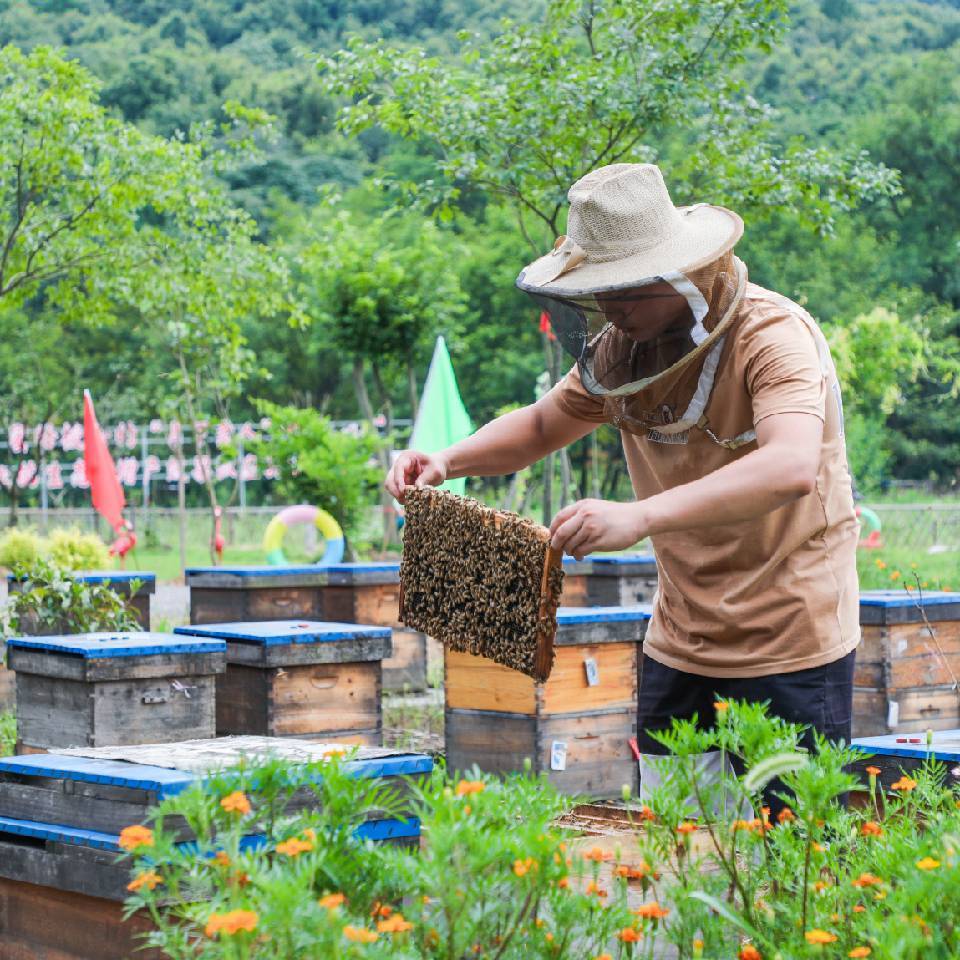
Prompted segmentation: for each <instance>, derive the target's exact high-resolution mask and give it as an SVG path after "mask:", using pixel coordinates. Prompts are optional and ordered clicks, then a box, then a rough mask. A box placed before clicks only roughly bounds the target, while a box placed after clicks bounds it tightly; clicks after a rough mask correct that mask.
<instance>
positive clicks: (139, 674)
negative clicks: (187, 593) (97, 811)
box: [7, 633, 226, 752]
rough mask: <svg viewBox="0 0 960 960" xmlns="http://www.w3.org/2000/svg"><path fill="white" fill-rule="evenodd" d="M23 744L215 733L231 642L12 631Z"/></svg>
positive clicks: (34, 747)
mask: <svg viewBox="0 0 960 960" xmlns="http://www.w3.org/2000/svg"><path fill="white" fill-rule="evenodd" d="M7 647H8V654H9V661H10V669H11V670H13V671H14V672H15V673H16V677H17V731H18V737H19V747H20V749H21V750H23V751H27V752H36V751H43V750H53V749H56V748H59V747H71V746H90V747H96V746H112V745H114V744H133V743H155V742H158V741H164V742H171V741H174V740H184V739H189V738H192V737H212V736H213V735H214V732H215V726H214V702H215V695H216V688H215V683H214V677H215V675H216V674H218V673H223V671H224V667H225V663H224V654H225V652H226V644H225V643H224V642H223V641H222V640H201V639H199V638H193V637H177V636H174V635H173V634H163V633H88V634H78V635H76V636H67V637H13V638H11V639H10V641H9V642H8V644H7Z"/></svg>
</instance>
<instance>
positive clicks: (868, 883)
mask: <svg viewBox="0 0 960 960" xmlns="http://www.w3.org/2000/svg"><path fill="white" fill-rule="evenodd" d="M850 882H851V883H852V884H853V885H854V886H855V887H879V886H880V884H882V883H883V880H882V879H881V878H880V877H878V876H876V874H873V873H861V874H860V876H859V877H857V879H856V880H851V881H850Z"/></svg>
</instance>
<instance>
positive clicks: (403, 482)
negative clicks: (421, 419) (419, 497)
mask: <svg viewBox="0 0 960 960" xmlns="http://www.w3.org/2000/svg"><path fill="white" fill-rule="evenodd" d="M448 473H449V468H448V466H447V461H446V459H445V458H444V456H443V455H442V454H439V453H417V451H416V450H404V451H403V453H401V454H400V456H399V457H397V459H396V460H395V461H394V463H393V466H392V467H391V468H390V472H389V473H388V474H387V479H386V482H385V484H384V486H386V488H387V492H388V493H390V494H391V496H393V497H396V499H397V500H399V501H400V502H401V503H403V492H404V490H405V489H406V488H407V487H437V486H439V485H440V484H441V483H443V481H444V480H446V479H447V474H448Z"/></svg>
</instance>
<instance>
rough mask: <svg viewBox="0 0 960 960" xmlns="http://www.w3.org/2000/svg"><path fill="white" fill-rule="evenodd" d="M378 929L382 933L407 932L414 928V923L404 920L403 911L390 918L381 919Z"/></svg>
mask: <svg viewBox="0 0 960 960" xmlns="http://www.w3.org/2000/svg"><path fill="white" fill-rule="evenodd" d="M377 929H378V930H379V931H380V932H381V933H406V932H407V931H408V930H412V929H413V924H412V923H410V922H409V921H408V920H404V919H403V914H402V913H395V914H394V915H393V916H392V917H390V918H389V919H387V920H381V921H379V923H377Z"/></svg>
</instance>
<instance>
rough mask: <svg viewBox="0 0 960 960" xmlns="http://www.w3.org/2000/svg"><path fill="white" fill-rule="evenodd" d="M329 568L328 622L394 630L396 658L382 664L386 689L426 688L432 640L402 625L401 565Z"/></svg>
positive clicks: (325, 610) (325, 605) (325, 594)
mask: <svg viewBox="0 0 960 960" xmlns="http://www.w3.org/2000/svg"><path fill="white" fill-rule="evenodd" d="M326 569H327V575H328V579H327V584H326V586H325V587H324V588H323V615H324V617H325V619H327V620H344V621H347V622H350V623H373V624H378V625H380V626H384V627H391V628H392V629H393V656H392V657H391V658H390V659H389V660H386V661H385V662H384V664H383V686H384V689H385V690H403V689H407V690H424V689H426V686H427V646H428V643H429V641H428V638H427V636H426V635H425V634H423V633H420V631H418V630H408V629H407V628H406V627H405V626H404V625H403V624H402V623H401V622H400V564H399V563H338V564H334V565H333V566H331V567H327V568H326ZM438 656H439V651H438Z"/></svg>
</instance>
